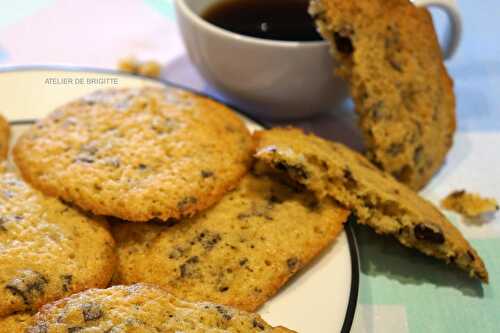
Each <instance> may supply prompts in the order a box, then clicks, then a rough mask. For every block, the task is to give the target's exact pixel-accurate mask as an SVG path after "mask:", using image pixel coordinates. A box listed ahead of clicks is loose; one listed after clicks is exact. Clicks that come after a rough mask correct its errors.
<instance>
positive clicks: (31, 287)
mask: <svg viewBox="0 0 500 333" xmlns="http://www.w3.org/2000/svg"><path fill="white" fill-rule="evenodd" d="M48 282H49V281H48V279H47V278H46V277H45V276H43V275H42V274H41V273H38V272H36V271H32V270H24V271H22V272H21V274H20V276H19V277H16V278H14V279H13V280H11V281H10V282H9V283H7V285H6V286H5V288H6V289H7V290H9V291H10V292H11V293H12V294H13V295H15V296H19V297H21V298H22V299H23V303H24V304H25V305H27V306H31V305H32V304H33V303H34V302H35V300H36V299H37V298H38V297H40V296H41V295H43V293H44V291H45V287H46V285H47V283H48Z"/></svg>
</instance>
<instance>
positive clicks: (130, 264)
mask: <svg viewBox="0 0 500 333" xmlns="http://www.w3.org/2000/svg"><path fill="white" fill-rule="evenodd" d="M348 215H349V212H348V211H346V210H345V209H341V208H339V206H338V205H337V204H335V203H334V202H333V201H332V200H330V198H325V199H324V200H321V201H318V200H316V198H315V197H314V195H312V194H310V193H308V192H307V191H303V190H300V189H297V188H292V187H289V186H288V185H284V184H281V183H279V182H277V181H275V180H273V179H270V178H268V177H256V176H254V175H252V174H249V175H247V176H246V177H245V178H244V179H243V180H242V182H241V184H240V185H239V186H238V188H237V189H236V190H234V191H233V192H231V193H229V194H227V195H226V196H225V197H224V198H223V199H222V200H221V201H220V202H219V203H218V204H217V205H216V206H214V207H212V208H211V209H209V210H208V211H206V212H203V213H201V214H199V215H198V216H196V217H194V218H192V219H189V220H183V221H180V222H179V223H177V224H175V225H173V226H170V227H169V226H166V225H159V224H150V223H148V224H137V223H114V224H113V226H112V232H113V235H114V237H115V239H116V241H117V246H118V257H119V264H118V268H117V272H116V276H115V277H114V279H113V282H114V283H118V284H131V283H135V282H146V283H153V284H156V285H159V286H162V287H164V288H165V289H166V290H168V291H169V292H171V293H172V294H174V295H175V296H177V297H180V298H183V299H187V300H191V301H202V300H208V301H211V302H215V303H220V304H225V305H229V306H234V307H236V308H239V309H242V310H246V311H253V310H255V309H257V308H258V307H259V306H260V305H262V304H263V303H265V302H266V301H267V300H268V299H269V298H270V297H271V296H273V295H274V294H275V293H276V292H277V291H278V290H279V289H280V287H281V286H282V285H283V284H285V282H286V281H287V280H288V279H289V278H290V277H291V276H293V275H294V274H295V273H296V272H298V271H299V270H300V269H301V268H302V267H304V266H305V265H306V264H307V263H308V262H310V261H311V260H312V259H313V258H314V257H315V256H316V255H317V254H319V253H320V252H321V251H322V250H323V249H324V248H325V247H326V246H327V245H329V244H330V243H331V242H332V241H333V240H334V239H335V238H336V237H337V236H338V234H339V233H340V231H341V230H342V227H343V223H344V222H345V221H346V220H347V217H348Z"/></svg>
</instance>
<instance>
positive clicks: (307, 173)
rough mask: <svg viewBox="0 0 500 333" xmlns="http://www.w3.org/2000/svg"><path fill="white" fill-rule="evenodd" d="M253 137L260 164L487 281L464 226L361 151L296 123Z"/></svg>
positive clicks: (379, 229)
mask: <svg viewBox="0 0 500 333" xmlns="http://www.w3.org/2000/svg"><path fill="white" fill-rule="evenodd" d="M254 139H255V141H256V147H257V150H256V155H255V157H256V158H257V160H258V161H259V162H258V163H259V164H260V166H259V169H260V170H262V169H263V168H265V167H267V168H269V169H271V170H272V171H273V172H275V173H276V172H277V173H280V174H282V175H286V176H287V177H288V178H289V179H290V180H292V181H294V182H296V183H298V184H300V185H301V186H304V187H306V188H307V189H309V190H311V191H312V192H313V193H315V195H316V196H317V197H318V198H324V197H331V198H333V199H335V200H337V201H338V202H339V203H340V204H342V205H343V206H344V207H346V208H348V209H350V210H352V212H353V213H355V214H356V216H357V221H358V223H360V224H366V225H368V226H370V227H371V228H373V229H374V230H375V231H376V232H377V233H379V234H385V235H392V236H394V237H395V238H396V239H397V240H398V241H399V242H400V243H401V244H403V245H405V246H408V247H412V248H415V249H417V250H419V251H421V252H423V253H424V254H427V255H429V256H433V257H436V258H439V259H442V260H444V261H446V262H447V263H454V264H455V265H456V266H458V267H460V268H461V269H463V270H465V271H467V272H468V273H469V275H470V276H471V277H477V278H479V279H480V280H482V281H483V282H488V272H487V271H486V267H485V265H484V263H483V261H482V260H481V258H480V257H479V255H478V254H477V252H476V251H475V250H474V249H473V248H472V247H471V245H470V244H469V243H468V242H467V240H465V239H464V237H463V236H462V234H461V233H460V231H459V230H458V229H457V228H456V227H455V226H454V225H453V224H452V223H451V222H449V221H448V220H447V219H446V217H445V216H444V215H443V214H442V213H441V212H440V211H439V210H438V209H437V208H436V207H435V206H434V205H433V204H432V203H430V202H428V201H426V200H425V199H423V198H422V197H420V196H419V195H418V194H417V193H415V192H413V191H412V190H411V189H409V188H408V187H407V186H405V185H403V184H401V183H399V182H398V181H397V180H395V179H394V178H393V177H392V176H391V175H389V174H388V173H385V172H382V171H380V170H379V169H377V168H376V167H375V166H374V165H373V164H372V163H370V162H369V161H368V160H367V159H366V158H364V157H363V156H361V155H359V154H358V153H356V152H354V151H352V150H350V149H349V148H347V147H345V146H343V145H341V144H338V143H334V142H330V141H327V140H324V139H321V138H319V137H317V136H314V135H311V134H309V135H308V134H305V133H303V132H302V131H301V130H299V129H293V128H275V129H272V130H267V131H259V132H256V133H255V135H254ZM262 165H264V167H263V166H262Z"/></svg>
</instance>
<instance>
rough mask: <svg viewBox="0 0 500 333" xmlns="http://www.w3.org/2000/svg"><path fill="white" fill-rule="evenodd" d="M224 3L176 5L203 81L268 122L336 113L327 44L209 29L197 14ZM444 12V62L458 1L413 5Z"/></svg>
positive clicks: (337, 89) (180, 0)
mask: <svg viewBox="0 0 500 333" xmlns="http://www.w3.org/2000/svg"><path fill="white" fill-rule="evenodd" d="M220 1H223V0H176V1H175V8H176V13H177V21H178V23H179V26H180V30H181V34H182V37H183V39H184V43H185V45H186V48H187V51H188V54H189V57H190V58H191V61H192V62H193V64H194V65H195V66H196V68H197V69H198V71H199V72H200V73H201V75H202V76H203V77H204V78H205V80H207V81H208V82H210V83H211V84H212V85H213V86H215V88H217V89H218V90H219V91H220V92H221V93H222V94H223V95H224V96H225V97H227V98H228V99H229V100H230V101H231V102H232V103H234V104H235V105H236V106H238V107H240V108H241V109H242V110H244V111H247V112H249V113H252V114H254V115H256V116H257V117H259V118H267V119H294V118H295V119H296V118H305V117H309V116H312V115H314V114H316V113H319V112H324V111H327V110H332V109H335V108H336V107H337V106H339V105H340V103H343V102H344V100H345V98H346V97H347V95H348V93H347V92H348V91H347V86H346V84H345V83H344V82H343V81H342V80H340V79H339V78H336V77H334V76H333V66H334V64H333V61H332V57H331V56H330V54H329V50H328V48H329V47H328V43H327V42H326V41H311V42H289V41H277V40H268V39H261V38H254V37H248V36H244V35H240V34H236V33H233V32H230V31H228V30H224V29H221V28H219V27H217V26H215V25H213V24H211V23H208V22H207V21H205V20H204V19H203V18H201V14H203V12H204V11H205V10H206V9H207V8H208V7H210V6H211V5H213V4H214V3H217V2H220ZM413 2H414V3H415V4H416V5H419V6H420V5H422V6H437V7H440V8H442V9H444V10H445V12H446V13H447V14H448V18H449V19H450V20H449V21H450V22H451V24H450V26H451V29H449V30H448V36H447V39H446V42H445V45H444V48H443V49H444V51H443V52H444V55H445V58H450V57H451V56H452V55H453V53H454V52H455V50H456V48H457V46H458V43H459V41H460V37H461V31H462V23H461V17H460V12H459V10H458V5H457V2H456V0H414V1H413Z"/></svg>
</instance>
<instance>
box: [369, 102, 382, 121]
mask: <svg viewBox="0 0 500 333" xmlns="http://www.w3.org/2000/svg"><path fill="white" fill-rule="evenodd" d="M383 107H384V102H382V101H378V102H377V103H375V104H373V105H372V106H370V107H369V108H368V109H367V111H366V112H367V113H368V115H369V116H370V117H371V118H372V119H373V120H381V119H382V118H384V113H383V112H382V108H383Z"/></svg>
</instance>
